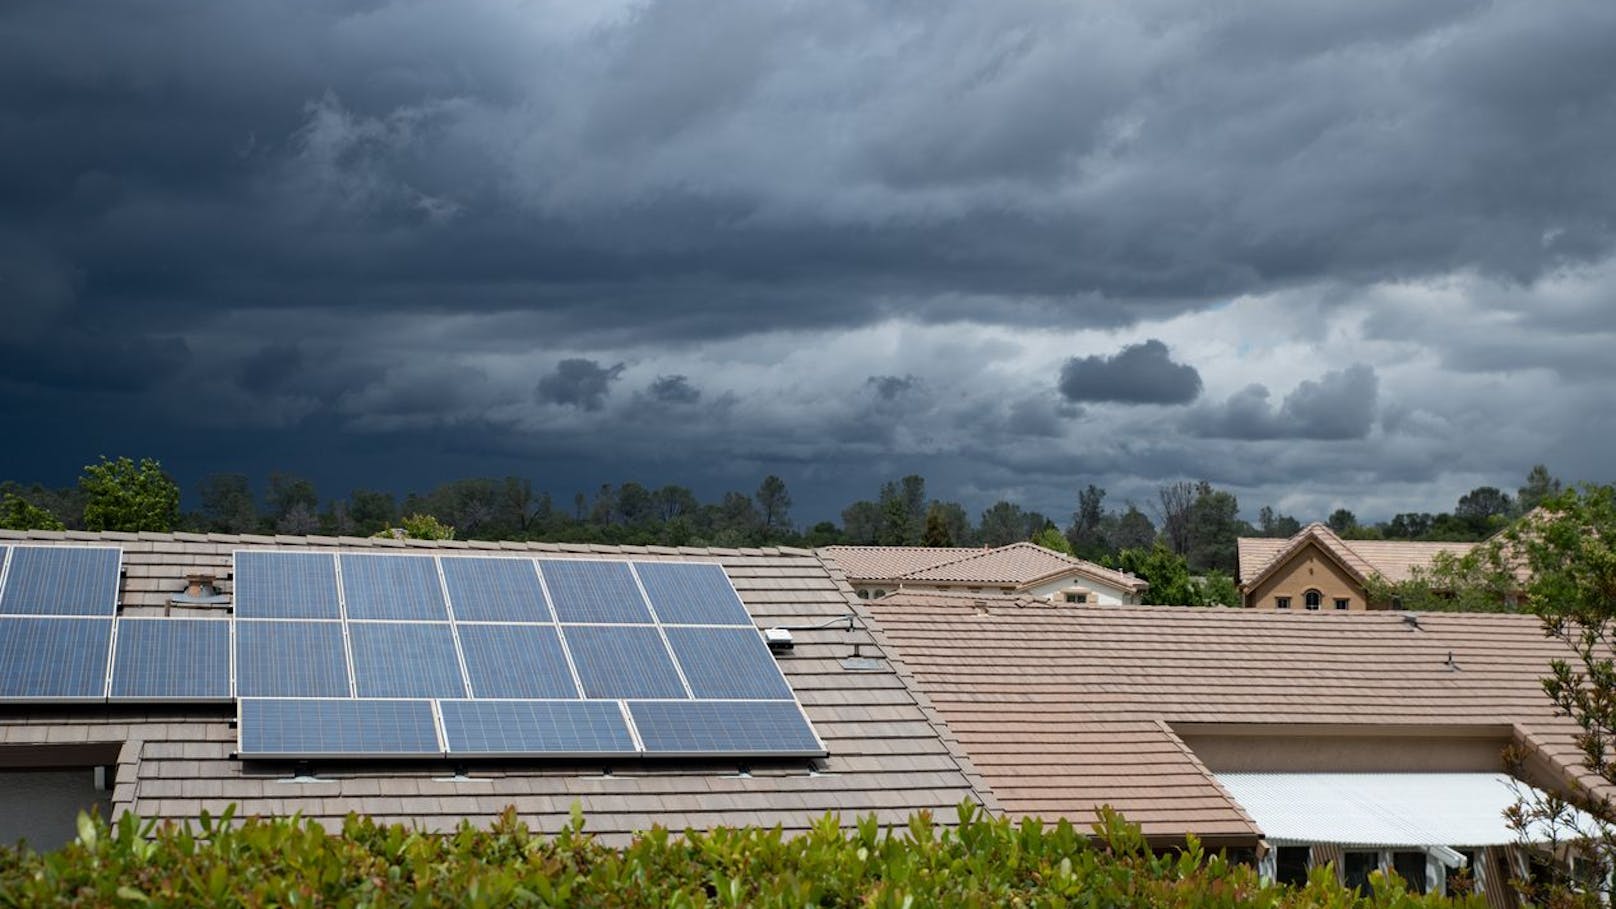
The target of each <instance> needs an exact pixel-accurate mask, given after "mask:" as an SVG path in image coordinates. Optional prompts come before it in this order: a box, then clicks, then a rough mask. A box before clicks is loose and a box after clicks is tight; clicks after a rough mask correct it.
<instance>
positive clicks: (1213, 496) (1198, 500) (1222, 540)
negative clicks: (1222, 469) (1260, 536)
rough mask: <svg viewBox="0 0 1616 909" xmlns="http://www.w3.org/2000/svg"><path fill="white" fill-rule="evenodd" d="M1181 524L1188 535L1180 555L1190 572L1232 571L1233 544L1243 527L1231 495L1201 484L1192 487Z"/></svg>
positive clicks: (1234, 561) (1203, 483)
mask: <svg viewBox="0 0 1616 909" xmlns="http://www.w3.org/2000/svg"><path fill="white" fill-rule="evenodd" d="M1184 522H1185V526H1186V527H1187V528H1188V531H1189V545H1188V548H1187V550H1186V551H1185V553H1184V555H1185V559H1186V561H1188V562H1189V566H1190V568H1191V569H1192V570H1194V571H1206V570H1207V569H1212V568H1216V569H1220V570H1223V571H1234V570H1235V565H1236V562H1237V557H1236V554H1235V550H1236V546H1237V542H1236V541H1237V540H1238V539H1239V537H1240V533H1241V530H1242V529H1243V527H1244V525H1243V524H1242V523H1241V521H1240V502H1239V501H1238V500H1237V499H1235V497H1234V494H1233V493H1229V492H1225V491H1223V490H1221V489H1213V488H1212V484H1210V483H1207V482H1204V481H1203V482H1201V483H1200V484H1198V485H1197V486H1196V491H1195V501H1194V502H1193V503H1192V504H1191V505H1190V509H1189V512H1188V513H1187V514H1186V515H1185V518H1184Z"/></svg>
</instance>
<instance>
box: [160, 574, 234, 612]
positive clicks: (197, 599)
mask: <svg viewBox="0 0 1616 909" xmlns="http://www.w3.org/2000/svg"><path fill="white" fill-rule="evenodd" d="M168 602H169V605H171V606H226V605H229V603H230V595H229V594H227V593H220V592H219V586H218V581H217V579H216V578H215V577H214V576H213V575H211V574H188V575H186V576H185V592H184V593H176V594H174V595H173V596H172V597H169V599H168Z"/></svg>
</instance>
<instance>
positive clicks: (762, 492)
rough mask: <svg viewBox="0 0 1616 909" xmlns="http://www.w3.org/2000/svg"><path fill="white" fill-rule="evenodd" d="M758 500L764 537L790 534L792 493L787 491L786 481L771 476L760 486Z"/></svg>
mask: <svg viewBox="0 0 1616 909" xmlns="http://www.w3.org/2000/svg"><path fill="white" fill-rule="evenodd" d="M756 498H757V510H758V515H759V516H760V517H761V518H762V521H763V536H764V537H765V538H767V537H770V536H772V535H774V534H777V533H789V532H790V531H791V493H789V492H787V491H786V481H785V480H782V479H780V478H779V477H777V476H775V475H774V474H772V473H771V474H769V475H768V476H766V477H764V478H763V482H762V483H760V484H758V491H757V496H756Z"/></svg>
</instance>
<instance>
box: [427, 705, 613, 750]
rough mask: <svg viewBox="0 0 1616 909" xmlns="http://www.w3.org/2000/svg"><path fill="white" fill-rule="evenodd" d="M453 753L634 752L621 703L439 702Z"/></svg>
mask: <svg viewBox="0 0 1616 909" xmlns="http://www.w3.org/2000/svg"><path fill="white" fill-rule="evenodd" d="M438 709H439V710H440V711H441V712H442V714H443V732H444V738H445V740H446V741H447V742H448V743H449V753H450V754H451V755H456V754H459V755H517V754H529V755H560V754H566V755H574V756H580V757H581V756H586V755H611V754H634V753H635V748H634V737H633V736H632V735H630V734H629V731H628V723H626V722H625V721H624V720H623V712H622V710H621V709H620V708H619V707H618V705H617V702H616V701H440V702H439V703H438Z"/></svg>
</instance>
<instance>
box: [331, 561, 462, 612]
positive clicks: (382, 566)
mask: <svg viewBox="0 0 1616 909" xmlns="http://www.w3.org/2000/svg"><path fill="white" fill-rule="evenodd" d="M342 601H343V603H344V605H346V606H347V607H348V618H349V619H407V620H412V621H422V622H447V621H448V620H449V610H448V608H447V607H446V606H444V604H443V587H442V586H441V585H440V584H439V583H438V560H437V559H434V558H432V557H430V556H393V555H353V554H351V553H344V554H343V556H342Z"/></svg>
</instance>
